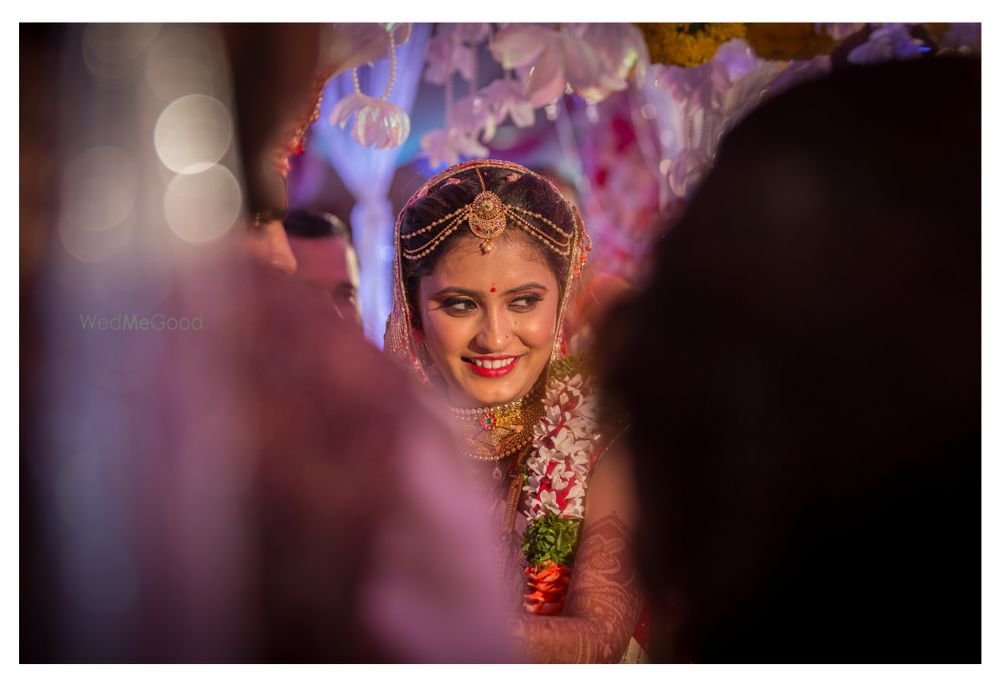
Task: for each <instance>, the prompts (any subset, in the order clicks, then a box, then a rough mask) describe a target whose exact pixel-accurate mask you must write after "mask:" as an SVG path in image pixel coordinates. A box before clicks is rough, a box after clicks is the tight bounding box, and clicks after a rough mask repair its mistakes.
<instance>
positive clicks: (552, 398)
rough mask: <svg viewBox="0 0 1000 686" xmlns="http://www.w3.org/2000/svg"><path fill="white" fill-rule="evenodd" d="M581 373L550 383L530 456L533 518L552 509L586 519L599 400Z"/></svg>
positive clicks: (529, 502) (528, 487)
mask: <svg viewBox="0 0 1000 686" xmlns="http://www.w3.org/2000/svg"><path fill="white" fill-rule="evenodd" d="M587 386H588V384H587V383H586V382H585V381H584V378H583V376H582V375H580V374H576V375H575V376H573V377H571V378H567V379H563V380H559V381H555V382H552V383H550V385H549V388H548V390H547V391H546V394H545V405H546V412H545V415H544V416H543V417H542V418H541V420H540V421H539V422H538V423H537V424H536V425H535V429H534V438H533V439H532V454H531V457H530V458H528V461H527V465H526V466H527V469H528V474H527V482H526V483H525V486H524V490H525V492H527V493H528V494H529V495H528V498H527V501H526V505H525V510H524V514H525V515H527V517H528V522H529V525H530V522H533V521H535V520H536V519H538V518H539V517H542V516H544V515H545V514H548V513H553V514H556V515H559V516H560V517H567V518H574V519H582V518H583V498H584V494H585V493H586V490H587V477H588V474H589V471H590V458H591V454H592V453H593V447H594V442H595V440H596V438H597V435H596V429H597V422H596V421H595V419H596V404H595V402H594V398H593V395H592V394H591V393H590V392H589V389H588V387H587Z"/></svg>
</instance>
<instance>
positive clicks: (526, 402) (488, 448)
mask: <svg viewBox="0 0 1000 686" xmlns="http://www.w3.org/2000/svg"><path fill="white" fill-rule="evenodd" d="M544 378H545V375H544V374H543V375H542V378H541V379H539V381H538V383H537V384H535V387H534V388H532V389H531V390H530V391H529V392H528V394H527V395H525V396H524V397H522V398H518V399H517V400H512V401H511V402H509V403H504V404H503V405H494V406H488V407H474V408H457V407H452V408H449V409H450V411H451V414H452V416H453V417H455V419H456V421H457V422H458V423H459V426H460V427H461V429H462V436H463V439H464V443H465V454H466V456H467V457H470V458H472V459H474V460H479V461H481V462H499V461H500V460H503V459H504V458H507V457H510V456H511V455H513V454H514V453H516V452H517V451H518V450H520V449H521V448H523V447H524V446H525V445H527V444H528V443H530V442H531V437H532V428H533V427H534V426H535V423H536V422H537V421H538V420H539V419H541V418H542V414H544V411H545V410H544V406H543V403H542V398H543V396H544V394H545V393H544V391H545V381H544Z"/></svg>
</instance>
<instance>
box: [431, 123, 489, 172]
mask: <svg viewBox="0 0 1000 686" xmlns="http://www.w3.org/2000/svg"><path fill="white" fill-rule="evenodd" d="M420 148H421V149H422V150H423V153H424V155H425V156H426V157H427V158H428V159H429V160H430V164H431V167H438V166H440V165H442V164H449V165H452V164H458V160H459V157H460V156H462V157H467V158H478V157H486V155H487V153H488V152H489V151H488V150H487V149H486V148H485V147H483V145H482V144H480V143H479V141H477V140H476V139H475V137H474V136H471V135H469V134H468V133H465V132H462V131H459V130H458V129H455V128H452V129H448V130H445V129H435V130H433V131H429V132H427V133H425V134H424V136H423V138H421V139H420Z"/></svg>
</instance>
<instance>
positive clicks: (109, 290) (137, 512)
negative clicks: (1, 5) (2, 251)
mask: <svg viewBox="0 0 1000 686" xmlns="http://www.w3.org/2000/svg"><path fill="white" fill-rule="evenodd" d="M376 28H377V27H376ZM289 30H291V29H289ZM355 30H356V29H355ZM22 37H23V38H24V39H25V40H24V43H23V44H24V47H25V50H24V56H25V57H26V59H25V69H24V71H23V73H22V76H24V75H27V76H30V77H32V78H31V79H26V80H25V82H34V81H33V79H34V78H35V77H37V81H38V83H37V85H36V88H37V89H38V92H34V91H33V90H31V91H30V92H28V93H26V94H27V95H28V97H26V98H25V99H24V103H23V105H24V109H23V110H22V115H24V114H25V113H27V114H32V113H34V112H38V111H41V112H43V113H46V112H49V110H51V109H52V108H51V107H49V108H46V107H45V106H44V103H45V102H46V100H45V97H43V96H46V95H51V94H52V93H57V92H58V93H62V95H61V96H60V97H61V98H62V104H63V105H64V106H63V107H60V108H57V110H56V111H53V112H51V113H50V114H51V117H47V118H46V117H43V118H40V119H36V118H34V117H25V116H22V122H23V123H24V124H25V128H24V129H23V130H22V135H23V136H24V137H25V138H26V140H30V141H34V143H35V144H33V145H32V146H29V147H28V148H27V151H28V152H33V151H34V152H38V151H39V150H41V151H42V152H43V153H46V154H45V155H23V156H22V170H23V172H24V191H25V194H24V200H25V202H24V206H25V207H26V208H29V209H30V210H31V214H30V217H32V218H34V219H36V220H37V222H29V223H27V224H25V225H24V226H22V259H23V260H24V262H23V264H24V265H25V266H26V269H25V274H24V277H23V278H24V281H23V282H22V294H21V295H22V312H21V317H22V322H23V323H24V326H23V327H22V336H23V340H22V347H23V348H24V350H25V351H26V355H25V356H24V357H22V368H21V372H22V373H21V383H22V386H21V393H22V403H23V404H22V407H23V412H22V415H21V416H22V424H21V430H22V444H21V461H20V468H21V470H20V474H19V480H20V496H19V504H20V507H21V514H22V528H21V538H20V550H21V554H20V561H21V568H20V577H21V581H22V583H21V588H20V607H21V608H22V617H21V621H22V634H21V636H22V639H23V641H22V642H21V647H20V651H21V652H20V657H21V660H22V661H24V662H73V663H76V662H157V663H160V662H256V661H276V662H284V661H316V662H373V661H386V662H394V661H404V662H480V661H483V662H501V661H504V660H506V659H507V656H508V654H509V653H508V651H507V645H506V642H505V638H504V637H505V624H504V617H503V616H502V614H501V609H500V608H499V606H498V604H497V603H496V602H494V601H495V599H496V598H498V596H499V593H498V591H497V589H496V587H495V584H494V583H493V575H492V572H493V566H492V557H491V556H492V549H491V547H490V546H489V545H488V543H486V541H487V540H488V534H487V530H488V525H487V524H486V523H485V515H484V516H483V517H480V516H479V514H482V513H479V512H478V505H477V503H476V502H475V501H474V499H471V500H470V498H469V497H468V496H467V495H466V494H467V493H468V492H469V489H468V488H467V487H466V484H465V483H464V482H463V481H462V480H461V478H460V477H459V476H458V475H457V474H456V473H455V470H454V469H453V468H452V465H453V463H454V462H455V460H456V457H455V456H454V455H453V452H454V446H453V445H451V444H450V442H449V438H448V436H449V435H450V434H449V433H448V432H447V431H446V430H444V428H443V422H442V420H440V419H438V418H436V417H435V415H434V414H433V413H432V412H429V411H427V410H425V409H424V408H423V407H422V405H421V403H420V401H419V399H418V395H417V394H416V393H415V392H414V391H413V389H412V388H411V387H410V386H409V383H410V382H409V379H408V378H407V376H406V374H405V373H403V372H400V371H398V370H396V369H395V368H394V365H392V364H390V363H389V362H387V361H386V360H385V358H384V357H383V356H382V355H381V354H380V353H379V352H378V351H377V350H375V349H374V348H372V347H371V346H369V345H367V344H366V343H365V342H364V340H363V339H362V338H361V336H359V335H358V331H357V326H356V325H355V324H354V323H353V322H352V321H351V320H350V319H349V318H348V319H343V320H342V319H340V318H338V317H335V316H330V315H331V309H330V302H329V296H328V295H327V294H324V293H321V292H319V291H318V290H317V289H314V288H310V287H308V286H307V285H305V284H302V283H299V282H297V281H296V280H294V279H289V278H288V277H287V276H285V275H284V274H281V273H278V271H276V270H275V269H273V266H274V265H273V263H270V264H268V263H267V261H266V260H265V261H264V262H265V264H261V262H260V261H255V260H252V259H251V258H250V257H249V256H248V255H247V254H246V253H247V251H245V250H243V251H241V250H239V249H238V247H239V246H240V245H241V244H242V243H243V242H244V241H245V240H246V238H245V228H244V227H245V226H246V225H247V223H248V221H251V220H252V218H253V217H254V215H256V214H257V213H258V212H259V211H260V209H261V207H262V205H260V204H259V203H258V201H257V200H256V196H253V197H251V196H252V195H253V194H252V193H251V192H250V188H251V187H253V183H250V182H248V183H247V185H246V188H247V193H246V197H244V193H243V192H242V191H241V190H240V189H241V187H243V184H242V183H241V179H243V177H244V176H245V175H246V174H248V173H250V171H252V169H254V168H255V167H254V166H253V165H252V164H251V162H250V161H251V160H257V159H258V157H259V156H260V155H263V154H264V153H263V152H260V154H259V155H253V154H249V153H248V150H251V149H252V148H251V146H250V145H249V144H248V143H247V144H242V145H241V146H240V149H239V150H237V149H236V148H235V147H234V146H232V145H229V142H227V141H226V140H225V139H222V140H221V141H220V138H219V137H218V136H216V135H215V132H217V131H219V130H226V128H227V127H229V128H230V129H231V128H232V124H233V122H234V121H242V115H244V114H246V113H245V112H244V111H243V110H245V109H246V107H249V105H247V106H243V105H240V107H239V108H238V109H237V108H236V106H235V105H234V103H233V102H232V101H231V100H230V98H229V96H228V93H229V91H230V88H229V85H228V84H229V81H228V78H229V72H230V64H231V63H230V62H229V61H227V59H226V52H225V50H224V44H223V42H222V40H221V38H220V36H219V32H218V29H217V28H216V27H213V26H197V25H181V24H176V25H170V24H167V25H144V24H122V25H111V24H90V25H86V26H82V25H69V26H65V27H59V28H58V29H54V30H51V31H49V30H46V31H43V32H39V31H35V30H30V29H25V30H24V31H23V32H22ZM50 55H54V57H50ZM262 59H263V58H262ZM310 59H313V60H314V59H315V57H314V56H311V57H310ZM234 63H235V62H234ZM57 65H58V69H57V68H56V67H57ZM246 68H248V67H243V68H240V67H234V69H236V70H237V71H240V72H241V73H242V72H243V71H245V69H246ZM277 72H278V73H277V74H274V75H272V78H280V76H281V73H283V71H282V70H281V69H278V70H277ZM49 100H51V98H49ZM261 102H265V101H261ZM257 104H258V105H259V104H260V103H259V102H258V103H257ZM257 115H258V116H259V115H260V113H259V112H258V113H257ZM42 124H46V125H48V127H47V128H46V127H43V126H42ZM216 124H218V125H221V126H222V128H221V129H218V128H213V127H214V125H216ZM206 127H207V129H208V134H206V133H205V130H206ZM238 128H239V130H240V131H241V132H242V133H241V135H243V134H244V133H246V129H245V128H244V127H242V125H241V126H240V127H238ZM265 128H266V130H268V131H269V130H271V129H270V128H268V127H264V128H261V129H260V130H261V131H264V130H265ZM255 140H256V139H255ZM261 140H263V142H264V143H267V142H268V141H269V140H271V139H270V138H262V139H261ZM52 141H55V142H56V143H55V144H53V145H51V146H50V145H49V144H50V143H51V142H52ZM192 141H193V142H192ZM258 142H259V141H258ZM195 143H197V145H196V144H195ZM221 143H225V145H228V146H229V147H228V148H225V147H224V146H223V147H217V146H218V145H219V144H221ZM254 149H257V150H259V151H263V150H268V149H270V148H269V146H267V145H263V144H262V145H260V146H258V147H257V148H254ZM154 150H155V154H151V153H152V151H154ZM223 150H225V152H224V153H223ZM22 152H24V151H22ZM237 153H238V154H237ZM219 154H221V155H222V157H221V158H220V157H218V155H219ZM206 155H207V157H206ZM36 158H41V159H42V160H49V161H48V162H44V163H38V162H37V159H36ZM32 160H35V161H32ZM206 160H213V161H212V162H211V163H206ZM193 162H196V163H198V165H201V166H203V167H204V169H203V170H202V171H197V172H196V171H193V170H195V169H200V168H201V166H190V163H193ZM244 164H247V165H248V167H247V169H246V170H244V168H243V165H244ZM56 172H58V173H56ZM276 178H277V179H278V181H280V176H278V177H276ZM276 187H277V188H278V189H279V190H280V184H278V186H276ZM279 209H280V208H279ZM271 224H273V222H271ZM278 228H279V229H280V221H279V222H278ZM282 235H283V230H282ZM25 246H28V247H27V249H25ZM470 608H474V610H475V611H471V612H470Z"/></svg>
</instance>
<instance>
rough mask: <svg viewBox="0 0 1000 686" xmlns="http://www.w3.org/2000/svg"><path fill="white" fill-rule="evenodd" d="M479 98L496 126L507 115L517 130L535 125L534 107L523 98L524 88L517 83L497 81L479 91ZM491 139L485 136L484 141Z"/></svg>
mask: <svg viewBox="0 0 1000 686" xmlns="http://www.w3.org/2000/svg"><path fill="white" fill-rule="evenodd" d="M479 97H480V98H481V99H482V101H483V106H484V107H485V108H486V109H487V110H488V111H489V112H490V114H491V115H492V116H493V120H494V122H495V123H496V124H497V125H499V124H503V123H504V121H506V120H507V116H508V115H509V116H510V118H511V121H513V122H514V126H517V127H519V128H525V127H527V126H533V125H534V123H535V106H534V105H533V104H532V103H531V101H530V100H528V99H527V98H525V97H524V86H523V85H522V84H521V83H520V82H518V81H515V80H513V79H503V78H501V79H497V80H496V81H494V82H493V83H491V84H490V85H488V86H486V87H485V88H482V89H480V91H479ZM491 138H492V136H487V137H486V140H490V139H491Z"/></svg>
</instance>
